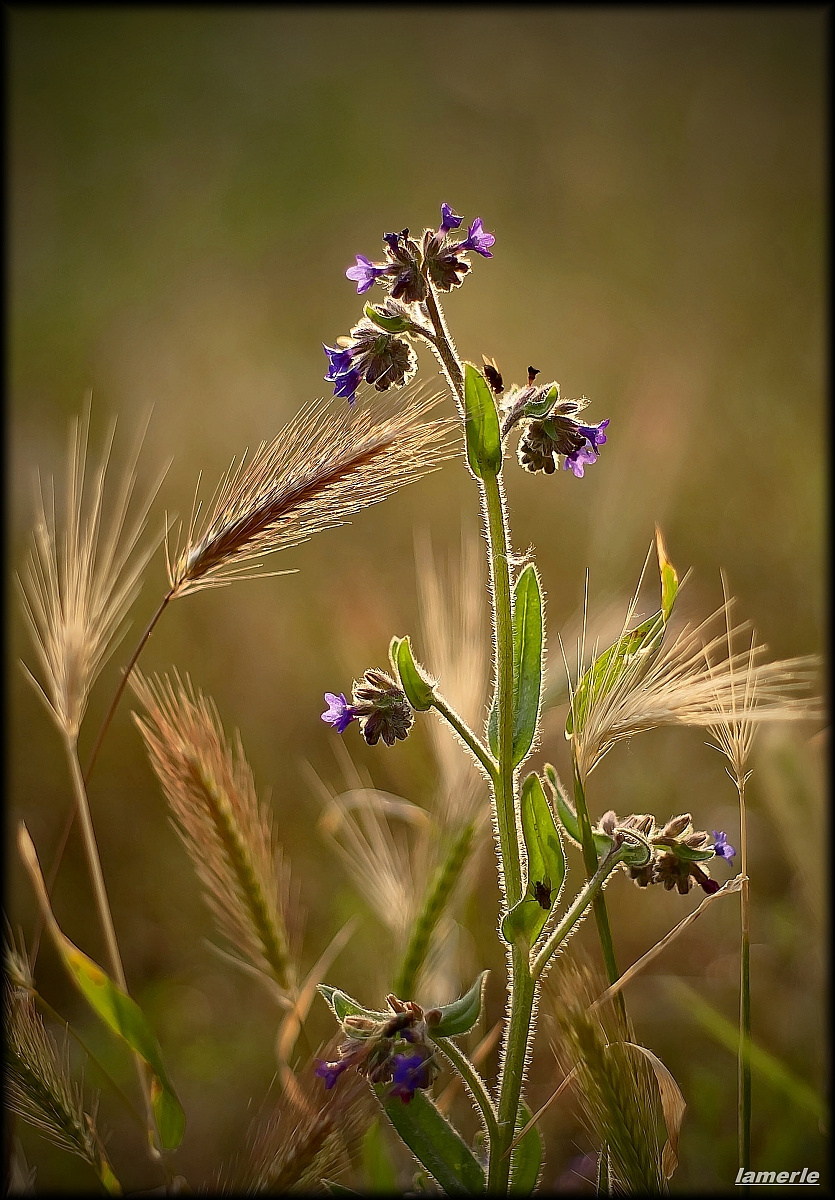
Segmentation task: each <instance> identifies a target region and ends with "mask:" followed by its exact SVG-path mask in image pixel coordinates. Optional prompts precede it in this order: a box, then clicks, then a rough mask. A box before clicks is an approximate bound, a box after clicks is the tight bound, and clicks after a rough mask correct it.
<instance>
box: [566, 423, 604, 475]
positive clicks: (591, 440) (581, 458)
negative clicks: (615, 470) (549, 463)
mask: <svg viewBox="0 0 835 1200" xmlns="http://www.w3.org/2000/svg"><path fill="white" fill-rule="evenodd" d="M608 424H609V418H608V417H607V418H606V420H605V421H601V422H600V424H599V425H580V424H578V425H577V432H578V433H580V434H582V436H583V437H584V438H585V439H586V440H585V442H584V443H583V445H582V446H580V448H579V449H578V450H572V451H571V453H570V454H566V456H565V462H564V463H563V470H564V471H567V470H568V469H569V468H570V469H571V470H572V471H573V472H574V475H575V476H576V478H577V479H582V478H583V473H584V472H585V469H586V467H587V466H590V465H591V464H592V463H594V462H597V456H598V454H599V451H598V449H597V447H598V446H602V445H603V443H604V442H605V441H606V434H605V433H604V432H603V430H604V429H605V428H606V426H607V425H608Z"/></svg>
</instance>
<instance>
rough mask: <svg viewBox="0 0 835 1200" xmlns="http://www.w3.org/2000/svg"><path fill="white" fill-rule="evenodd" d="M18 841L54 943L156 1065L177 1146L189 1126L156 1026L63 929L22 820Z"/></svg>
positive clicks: (158, 1097) (160, 1101)
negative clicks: (164, 1060)
mask: <svg viewBox="0 0 835 1200" xmlns="http://www.w3.org/2000/svg"><path fill="white" fill-rule="evenodd" d="M18 847H19V850H20V854H21V858H22V859H23V863H24V866H25V867H26V870H27V871H28V873H29V877H30V878H31V880H32V884H33V886H34V888H35V891H36V893H37V896H38V901H39V903H40V906H41V910H42V912H43V916H44V920H45V922H46V925H47V928H48V929H49V932H50V935H51V937H52V940H53V942H54V943H55V948H56V949H57V951H58V954H59V955H60V957H61V961H62V962H63V963H64V966H65V967H66V969H67V971H68V972H69V975H70V978H71V979H72V981H73V983H74V984H75V985H76V987H77V988H78V989H79V990H80V991H81V993H82V995H83V996H84V997H85V999H86V1000H87V1002H88V1003H89V1004H90V1006H91V1008H92V1009H93V1011H94V1012H95V1013H96V1015H97V1016H98V1017H100V1019H101V1020H102V1021H103V1022H104V1023H105V1025H107V1026H108V1027H109V1028H110V1029H111V1030H112V1031H113V1032H114V1033H116V1034H118V1035H119V1037H121V1038H122V1039H123V1040H124V1041H125V1042H127V1044H128V1046H130V1048H131V1050H134V1051H135V1052H136V1053H137V1054H138V1055H140V1057H141V1058H143V1059H144V1060H145V1062H146V1063H147V1064H148V1066H149V1067H150V1068H151V1070H152V1072H153V1078H152V1080H151V1103H152V1105H153V1110H154V1119H155V1121H156V1123H157V1129H158V1130H159V1136H160V1140H161V1142H162V1144H163V1146H164V1147H165V1149H166V1150H174V1149H176V1147H177V1146H179V1144H180V1142H181V1141H182V1139H183V1133H184V1132H185V1123H186V1119H185V1114H184V1112H183V1109H182V1107H181V1105H180V1101H179V1100H178V1099H177V1094H176V1092H175V1091H174V1088H173V1087H172V1086H171V1082H170V1080H169V1078H168V1075H167V1072H166V1070H165V1067H164V1066H163V1062H162V1051H161V1050H160V1047H159V1043H158V1042H157V1039H156V1038H155V1037H154V1035H153V1033H152V1032H151V1029H150V1026H149V1025H148V1022H147V1020H146V1018H145V1014H144V1013H143V1012H142V1009H141V1008H140V1007H139V1005H138V1004H137V1003H136V1001H135V1000H132V999H131V998H130V996H128V995H127V994H126V993H125V992H123V991H122V989H121V988H119V987H117V986H116V984H115V983H114V982H113V980H112V979H111V978H110V976H109V975H107V974H106V972H104V971H103V970H102V969H101V967H100V966H98V965H97V964H96V963H94V962H93V960H92V959H91V958H88V957H87V955H86V954H84V953H83V951H81V950H79V949H78V947H77V946H76V945H74V944H73V943H72V942H71V941H70V939H69V938H68V937H66V936H65V935H64V934H63V933H62V932H61V930H60V928H59V926H58V922H57V921H56V919H55V916H54V914H53V912H52V908H51V906H50V903H49V895H48V893H47V890H46V885H45V884H44V880H43V875H42V874H41V868H40V864H39V863H38V856H37V853H36V851H35V847H34V845H33V843H32V839H31V837H30V836H29V831H28V830H27V828H26V826H25V825H24V824H23V822H22V821H21V823H20V827H19V830H18Z"/></svg>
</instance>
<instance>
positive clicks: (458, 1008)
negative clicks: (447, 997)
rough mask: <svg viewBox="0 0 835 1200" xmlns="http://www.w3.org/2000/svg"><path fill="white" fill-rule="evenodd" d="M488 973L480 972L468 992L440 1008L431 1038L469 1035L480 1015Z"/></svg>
mask: <svg viewBox="0 0 835 1200" xmlns="http://www.w3.org/2000/svg"><path fill="white" fill-rule="evenodd" d="M489 974H490V972H489V971H482V972H481V974H480V975H479V977H478V979H477V980H476V981H475V983H474V984H473V986H472V987H471V988H470V990H469V991H468V992H465V993H464V995H463V996H461V998H460V999H458V1000H453V1001H452V1003H451V1004H442V1005H441V1007H440V1010H439V1011H440V1014H441V1019H440V1021H439V1022H438V1023H437V1025H433V1026H432V1030H431V1033H432V1036H433V1037H457V1036H458V1035H459V1034H461V1033H469V1031H470V1030H471V1029H472V1027H473V1026H474V1025H475V1023H476V1021H477V1020H478V1018H479V1016H480V1015H481V1009H482V1005H483V1004H484V987H485V984H486V981H487V976H488V975H489Z"/></svg>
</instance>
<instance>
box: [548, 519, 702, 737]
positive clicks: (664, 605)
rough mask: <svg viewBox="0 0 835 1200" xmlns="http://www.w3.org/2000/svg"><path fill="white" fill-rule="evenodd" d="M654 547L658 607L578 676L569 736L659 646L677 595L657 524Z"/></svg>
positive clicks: (675, 577)
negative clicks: (659, 589) (658, 587)
mask: <svg viewBox="0 0 835 1200" xmlns="http://www.w3.org/2000/svg"><path fill="white" fill-rule="evenodd" d="M655 548H656V553H657V555H658V570H659V574H660V577H661V609H660V610H659V612H657V613H654V614H653V616H651V617H648V618H647V619H646V621H642V622H641V624H640V625H637V626H636V627H635V629H632V630H630V632H629V633H624V634H622V635H621V636H620V637H619V638H618V640H617V641H616V642H615V644H614V645H613V646H610V647H609V649H608V650H604V651H603V653H602V654H601V655H600V656H599V657H598V658H596V659H595V661H594V662H593V663H592V665H591V666H590V667H589V669H588V670H587V671H586V672H585V673H584V675H583V676H582V677H581V678H580V680H579V682H578V684H577V687H576V689H575V692H574V699H573V701H572V704H571V709H570V711H569V714H568V718H567V720H566V722H565V732H566V734H567V735H568V736H569V737H570V736H571V735H572V734H573V733H574V731H575V727H576V730H577V731H578V732H579V731H581V730H582V728H583V725H584V724H585V721H586V718H587V717H588V714H589V711H590V710H591V709H592V708H593V707H594V706H595V705H596V704H597V703H599V701H600V700H602V699H603V698H604V696H606V695H608V693H609V692H611V691H613V689H614V688H615V686H616V685H617V684H618V683H619V682H620V680H621V679H622V678H623V677H624V676H626V675H633V676H637V675H639V674H640V673H642V672H643V671H645V670H646V669H647V668H648V667H649V666H650V665H651V664H652V662H653V660H654V659H655V657H656V656H657V654H658V652H659V650H660V649H661V642H662V640H663V637H664V630H665V629H666V627H667V622H668V621H669V619H670V616H671V614H672V611H673V607H674V605H675V602H676V597H677V596H678V589H679V582H678V575H677V574H676V570H675V567H674V566H673V565H672V563H671V562H670V560H669V559H668V558H667V551H666V549H665V546H664V540H663V538H662V536H661V532H660V530H659V529H658V528H657V527H656V530H655Z"/></svg>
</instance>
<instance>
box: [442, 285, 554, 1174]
mask: <svg viewBox="0 0 835 1200" xmlns="http://www.w3.org/2000/svg"><path fill="white" fill-rule="evenodd" d="M427 288H428V295H427V299H426V309H427V313H428V314H429V318H430V320H431V322H432V325H433V327H434V329H435V339H434V340H433V341H431V342H430V345H431V346H432V348H433V350H434V351H435V353H436V354H437V356H438V359H439V360H440V363H441V366H442V367H443V370H444V373H445V374H446V377H447V379H448V381H449V384H450V387H451V388H452V391H453V393H454V395H455V397H456V401H457V403H458V409H459V412H460V414H461V415H462V417H463V415H464V372H463V370H462V367H461V364H460V362H459V360H458V357H457V355H456V353H455V349H454V347H453V345H452V342H451V339H450V337H449V333H448V332H447V328H446V324H445V322H444V318H443V313H442V312H441V309H440V306H439V305H438V303H437V300H436V297H435V294H434V292H433V290H432V286H431V284H429V283H428V281H427ZM478 483H479V491H480V493H481V504H482V512H483V514H484V519H485V526H486V534H487V549H488V561H489V567H490V597H491V602H492V610H493V611H492V617H493V632H494V635H495V642H494V685H495V694H494V704H495V707H496V712H497V715H498V722H497V726H498V728H497V749H498V753H497V755H496V757H497V759H498V772H497V773H496V775H494V777H493V779H492V785H493V799H494V806H495V814H496V825H497V828H498V834H499V859H500V881H501V886H502V888H503V891H504V900H505V903H506V905H507V907H508V908H511V907H512V906H513V905H514V904H515V903H516V902H517V901H519V900H521V898H522V866H521V859H520V851H519V833H518V828H517V819H516V798H515V794H514V787H513V774H514V771H513V720H514V718H513V597H512V593H511V587H510V566H509V562H508V550H509V547H508V533H507V522H506V518H505V498H504V489H503V486H502V480H501V475H500V474H498V473H496V474H492V473H490V472H485V473H484V477H483V478H481V479H479V480H478ZM535 991H536V985H535V983H534V980H533V978H532V976H531V971H530V961H529V954H528V952H527V950H525V949H522V948H520V947H518V946H514V947H513V948H512V949H511V964H510V981H509V993H510V1018H509V1021H508V1024H507V1028H506V1031H505V1038H504V1054H503V1061H502V1073H501V1078H500V1081H499V1104H498V1132H497V1136H496V1137H495V1138H494V1139H493V1140H492V1141H491V1143H490V1164H489V1167H488V1179H487V1188H488V1191H494V1192H499V1193H501V1194H505V1193H506V1192H507V1188H508V1182H509V1178H510V1156H509V1155H508V1154H507V1151H508V1150H509V1149H510V1144H511V1142H512V1141H513V1135H514V1131H515V1129H516V1119H517V1115H518V1111H519V1101H520V1097H521V1093H522V1077H523V1074H524V1066H525V1059H526V1057H527V1053H528V1049H529V1046H530V1044H531V1041H532V1038H533V1028H532V1018H533V1004H534V996H535Z"/></svg>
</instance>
